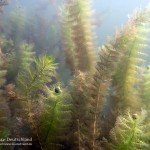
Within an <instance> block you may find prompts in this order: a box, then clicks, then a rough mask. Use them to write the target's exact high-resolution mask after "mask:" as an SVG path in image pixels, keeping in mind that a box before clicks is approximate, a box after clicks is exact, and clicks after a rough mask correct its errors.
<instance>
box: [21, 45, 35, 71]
mask: <svg viewBox="0 0 150 150" xmlns="http://www.w3.org/2000/svg"><path fill="white" fill-rule="evenodd" d="M33 48H34V46H33V45H32V44H27V43H23V44H21V45H20V53H21V54H20V66H19V70H26V69H27V68H29V67H30V65H31V63H32V62H33V59H34V55H35V52H33Z"/></svg>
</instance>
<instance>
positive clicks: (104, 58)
mask: <svg viewBox="0 0 150 150" xmlns="http://www.w3.org/2000/svg"><path fill="white" fill-rule="evenodd" d="M118 58H119V53H118V52H117V51H116V50H115V49H114V48H113V47H112V45H105V46H103V47H102V48H101V50H100V54H99V60H98V62H97V66H96V72H95V74H94V76H93V81H92V84H91V86H90V93H91V97H90V98H91V100H90V111H89V113H90V114H91V122H90V123H91V125H90V127H91V129H90V128H89V131H91V132H90V133H91V135H90V134H89V137H92V139H91V143H92V149H93V150H96V149H99V147H100V145H99V142H97V139H98V137H99V135H100V134H102V131H101V128H100V127H101V126H100V124H101V120H100V114H101V113H102V109H103V106H104V103H105V100H106V96H107V94H108V88H109V87H110V84H111V77H112V75H113V73H114V70H115V64H116V62H117V59H118Z"/></svg>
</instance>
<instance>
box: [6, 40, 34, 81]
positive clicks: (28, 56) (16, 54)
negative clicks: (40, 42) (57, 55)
mask: <svg viewBox="0 0 150 150" xmlns="http://www.w3.org/2000/svg"><path fill="white" fill-rule="evenodd" d="M18 49H19V51H18V50H12V51H11V52H10V54H9V56H8V58H9V65H8V75H7V79H8V80H9V81H11V82H14V80H15V79H16V77H17V75H18V73H19V72H22V71H23V70H26V68H29V66H30V64H31V63H32V62H33V61H34V55H35V52H34V51H33V49H34V46H33V45H32V44H27V43H21V44H20V46H19V48H18Z"/></svg>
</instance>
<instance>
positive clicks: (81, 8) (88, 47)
mask: <svg viewBox="0 0 150 150" xmlns="http://www.w3.org/2000/svg"><path fill="white" fill-rule="evenodd" d="M64 8H65V10H63V12H64V11H66V13H62V16H63V17H62V20H63V28H62V30H64V32H65V35H64V49H65V51H66V60H67V61H69V62H71V64H70V65H71V66H70V67H73V69H74V70H80V71H83V72H84V71H87V72H92V71H93V70H94V66H95V65H94V64H95V53H94V52H95V48H94V43H93V33H92V25H91V20H90V19H91V12H92V11H91V9H90V2H89V1H82V0H75V1H74V0H70V1H68V2H67V4H66V5H65V7H64ZM64 32H63V33H64ZM66 33H67V34H66ZM70 59H71V60H70Z"/></svg>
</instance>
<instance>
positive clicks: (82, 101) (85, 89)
mask: <svg viewBox="0 0 150 150" xmlns="http://www.w3.org/2000/svg"><path fill="white" fill-rule="evenodd" d="M87 81H88V82H87ZM90 83H91V76H90V75H89V74H88V73H84V72H81V71H78V72H76V74H75V75H74V79H73V80H72V81H71V88H70V93H71V97H72V105H73V106H72V118H71V137H70V142H71V143H72V145H73V148H74V149H82V148H88V147H90V146H91V145H90V144H89V143H90V142H89V140H90V139H88V135H89V134H90V133H91V131H90V130H88V126H89V123H90V119H91V117H90V116H89V114H88V110H89V97H90V90H89V89H90ZM90 135H91V134H90Z"/></svg>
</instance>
